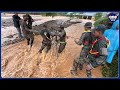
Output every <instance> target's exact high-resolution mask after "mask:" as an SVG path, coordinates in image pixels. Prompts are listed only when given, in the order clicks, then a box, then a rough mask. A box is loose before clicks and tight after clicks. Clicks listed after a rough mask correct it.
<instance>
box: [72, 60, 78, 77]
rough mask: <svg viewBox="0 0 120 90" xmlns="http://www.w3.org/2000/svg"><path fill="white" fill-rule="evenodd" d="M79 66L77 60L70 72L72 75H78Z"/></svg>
mask: <svg viewBox="0 0 120 90" xmlns="http://www.w3.org/2000/svg"><path fill="white" fill-rule="evenodd" d="M77 68H78V63H77V62H75V61H74V62H73V67H72V69H71V70H70V73H71V74H72V75H77Z"/></svg>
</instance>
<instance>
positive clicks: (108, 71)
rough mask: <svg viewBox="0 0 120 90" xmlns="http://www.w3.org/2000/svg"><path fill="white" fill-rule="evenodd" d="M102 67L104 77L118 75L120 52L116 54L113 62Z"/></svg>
mask: <svg viewBox="0 0 120 90" xmlns="http://www.w3.org/2000/svg"><path fill="white" fill-rule="evenodd" d="M106 65H107V66H105V67H103V68H102V75H103V77H118V53H117V54H116V55H115V56H114V58H113V62H112V63H111V64H108V63H107V64H106Z"/></svg>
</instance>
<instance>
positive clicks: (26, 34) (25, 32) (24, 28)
mask: <svg viewBox="0 0 120 90" xmlns="http://www.w3.org/2000/svg"><path fill="white" fill-rule="evenodd" d="M21 28H22V32H23V35H24V37H25V38H26V39H27V45H29V48H31V47H32V46H33V42H34V34H33V32H30V31H29V26H28V24H27V16H26V15H23V20H21Z"/></svg>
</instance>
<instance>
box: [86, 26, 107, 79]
mask: <svg viewBox="0 0 120 90" xmlns="http://www.w3.org/2000/svg"><path fill="white" fill-rule="evenodd" d="M98 29H100V28H98ZM101 30H104V27H103V28H102V29H101ZM106 58H107V40H106V38H105V37H104V36H102V37H98V38H97V39H96V40H95V41H94V42H93V44H92V48H91V50H90V53H89V54H88V58H87V61H88V63H87V64H88V65H87V68H86V73H87V77H91V69H92V68H95V67H97V66H99V65H102V64H104V63H105V61H106Z"/></svg>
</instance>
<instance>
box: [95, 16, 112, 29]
mask: <svg viewBox="0 0 120 90" xmlns="http://www.w3.org/2000/svg"><path fill="white" fill-rule="evenodd" d="M100 24H104V25H105V26H106V27H107V29H110V28H111V26H112V22H111V21H110V20H109V19H108V18H106V17H102V18H100V19H98V20H97V21H95V23H94V26H95V27H96V26H99V25H100Z"/></svg>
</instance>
